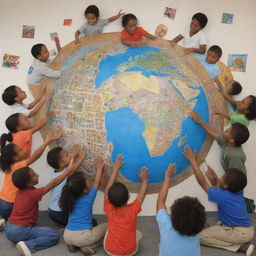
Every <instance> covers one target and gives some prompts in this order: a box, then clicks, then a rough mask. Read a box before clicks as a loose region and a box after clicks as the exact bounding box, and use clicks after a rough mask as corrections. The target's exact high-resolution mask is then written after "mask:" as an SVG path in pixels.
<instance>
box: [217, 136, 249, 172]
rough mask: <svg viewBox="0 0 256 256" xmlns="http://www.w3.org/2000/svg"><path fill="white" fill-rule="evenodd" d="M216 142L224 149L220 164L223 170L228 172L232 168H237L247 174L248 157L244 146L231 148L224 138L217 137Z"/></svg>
mask: <svg viewBox="0 0 256 256" xmlns="http://www.w3.org/2000/svg"><path fill="white" fill-rule="evenodd" d="M216 141H217V143H218V144H219V145H220V146H221V149H222V150H221V157H220V162H221V166H222V168H223V170H224V171H227V170H228V169H230V168H237V169H239V170H241V171H242V172H244V173H245V174H246V167H245V160H246V156H245V153H244V151H243V148H242V146H238V147H231V146H229V145H228V144H227V142H226V141H225V139H224V137H223V136H219V137H217V138H216Z"/></svg>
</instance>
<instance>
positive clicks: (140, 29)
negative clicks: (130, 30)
mask: <svg viewBox="0 0 256 256" xmlns="http://www.w3.org/2000/svg"><path fill="white" fill-rule="evenodd" d="M136 32H137V33H141V34H147V33H148V32H147V31H146V30H145V29H144V28H143V27H137V31H136Z"/></svg>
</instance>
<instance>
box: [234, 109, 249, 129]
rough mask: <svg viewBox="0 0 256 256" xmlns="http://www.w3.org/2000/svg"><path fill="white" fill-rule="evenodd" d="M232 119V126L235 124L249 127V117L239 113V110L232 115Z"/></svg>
mask: <svg viewBox="0 0 256 256" xmlns="http://www.w3.org/2000/svg"><path fill="white" fill-rule="evenodd" d="M230 117H231V119H230V121H231V124H234V123H240V124H242V125H244V126H246V127H248V125H249V123H250V120H248V119H247V117H246V116H245V115H244V114H241V113H239V112H238V110H236V111H234V112H232V113H231V115H230Z"/></svg>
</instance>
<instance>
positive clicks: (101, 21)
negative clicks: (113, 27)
mask: <svg viewBox="0 0 256 256" xmlns="http://www.w3.org/2000/svg"><path fill="white" fill-rule="evenodd" d="M98 22H100V26H102V27H104V26H106V25H108V23H109V21H108V19H104V20H103V19H100V20H99V21H98Z"/></svg>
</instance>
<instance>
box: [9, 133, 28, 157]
mask: <svg viewBox="0 0 256 256" xmlns="http://www.w3.org/2000/svg"><path fill="white" fill-rule="evenodd" d="M12 143H14V144H16V145H17V146H18V147H19V148H21V149H23V150H24V151H25V152H26V153H27V156H26V158H29V157H30V155H31V148H32V130H31V129H30V130H25V131H19V132H15V133H12Z"/></svg>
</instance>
